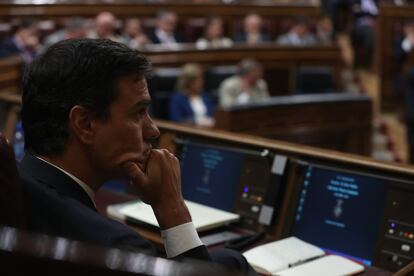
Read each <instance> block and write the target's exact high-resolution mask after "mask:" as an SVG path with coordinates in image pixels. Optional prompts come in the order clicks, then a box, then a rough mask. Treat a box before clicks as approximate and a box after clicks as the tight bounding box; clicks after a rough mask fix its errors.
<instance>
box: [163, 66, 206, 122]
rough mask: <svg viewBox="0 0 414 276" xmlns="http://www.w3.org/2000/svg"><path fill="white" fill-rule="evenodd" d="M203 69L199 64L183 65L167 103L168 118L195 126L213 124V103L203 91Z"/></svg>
mask: <svg viewBox="0 0 414 276" xmlns="http://www.w3.org/2000/svg"><path fill="white" fill-rule="evenodd" d="M203 86H204V80H203V69H202V68H201V66H200V65H199V64H196V63H188V64H186V65H184V66H183V68H182V72H181V75H180V77H179V78H178V81H177V92H175V93H174V94H173V95H172V96H171V98H170V103H169V119H170V120H171V121H175V122H182V123H188V124H194V125H197V126H213V125H214V119H213V115H214V105H213V101H212V99H211V97H210V95H208V94H207V93H205V92H203Z"/></svg>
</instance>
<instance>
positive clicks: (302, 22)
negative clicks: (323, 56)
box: [276, 17, 317, 47]
mask: <svg viewBox="0 0 414 276" xmlns="http://www.w3.org/2000/svg"><path fill="white" fill-rule="evenodd" d="M276 43H277V44H278V45H281V46H297V47H304V46H312V45H315V44H317V39H316V36H315V35H314V34H312V33H311V32H310V30H309V19H308V18H307V17H295V18H294V19H293V26H292V27H291V28H290V30H289V32H287V33H286V34H283V35H281V36H279V37H278V38H277V40H276Z"/></svg>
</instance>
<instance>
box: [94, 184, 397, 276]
mask: <svg viewBox="0 0 414 276" xmlns="http://www.w3.org/2000/svg"><path fill="white" fill-rule="evenodd" d="M95 199H96V205H97V208H98V211H99V213H100V214H102V215H104V216H106V207H107V206H108V205H110V204H117V203H122V202H126V201H129V200H133V199H136V198H135V197H134V196H131V195H127V194H121V193H117V192H113V191H111V190H108V189H105V188H102V189H100V190H99V191H98V192H97V194H96V198H95ZM129 226H130V227H131V228H133V229H134V230H135V231H137V232H138V233H139V234H140V235H141V236H142V237H144V238H145V239H147V240H150V241H152V242H153V243H154V244H155V245H156V246H157V247H158V249H159V250H163V249H164V247H163V246H164V245H163V242H162V239H161V236H160V234H159V232H157V231H153V230H148V229H146V228H142V227H139V226H137V225H131V224H129ZM220 247H221V246H213V247H212V248H213V249H219V248H220ZM212 248H210V249H212ZM365 269H366V271H365V272H364V273H362V274H359V275H363V276H390V275H392V273H391V272H389V271H386V270H383V269H380V268H376V267H365Z"/></svg>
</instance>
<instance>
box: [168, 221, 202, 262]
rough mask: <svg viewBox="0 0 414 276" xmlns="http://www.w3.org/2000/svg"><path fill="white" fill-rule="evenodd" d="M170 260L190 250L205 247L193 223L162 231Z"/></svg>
mask: <svg viewBox="0 0 414 276" xmlns="http://www.w3.org/2000/svg"><path fill="white" fill-rule="evenodd" d="M161 237H162V239H163V240H164V247H165V251H166V253H167V257H168V258H174V257H176V256H178V255H180V254H182V253H184V252H186V251H188V250H190V249H193V248H196V247H198V246H200V245H203V243H202V242H201V240H200V238H199V237H198V233H197V231H196V229H195V227H194V224H193V223H192V222H187V223H184V224H181V225H178V226H175V227H172V228H168V229H166V230H161Z"/></svg>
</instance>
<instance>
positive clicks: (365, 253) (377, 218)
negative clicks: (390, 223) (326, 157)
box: [292, 165, 387, 265]
mask: <svg viewBox="0 0 414 276" xmlns="http://www.w3.org/2000/svg"><path fill="white" fill-rule="evenodd" d="M302 166H303V168H302V169H303V178H301V182H302V183H301V184H302V187H301V190H300V192H299V198H298V203H297V207H296V213H295V218H294V224H293V228H292V235H293V236H296V237H298V238H300V239H302V240H304V241H307V242H310V243H312V244H314V245H317V246H319V247H321V248H322V249H324V250H326V251H327V252H332V253H336V254H342V255H345V256H347V257H350V258H353V259H356V260H358V261H360V262H363V263H364V264H366V265H371V262H372V259H373V255H374V251H375V242H376V240H377V237H378V232H379V228H380V224H381V217H382V213H383V209H384V200H385V192H386V186H387V180H386V179H382V178H376V177H373V176H368V175H363V174H357V173H349V172H344V171H341V170H336V169H332V168H324V167H317V166H311V165H302Z"/></svg>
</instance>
